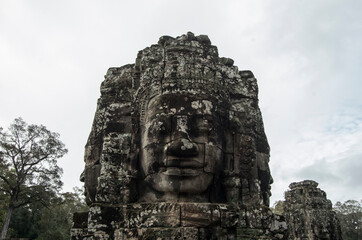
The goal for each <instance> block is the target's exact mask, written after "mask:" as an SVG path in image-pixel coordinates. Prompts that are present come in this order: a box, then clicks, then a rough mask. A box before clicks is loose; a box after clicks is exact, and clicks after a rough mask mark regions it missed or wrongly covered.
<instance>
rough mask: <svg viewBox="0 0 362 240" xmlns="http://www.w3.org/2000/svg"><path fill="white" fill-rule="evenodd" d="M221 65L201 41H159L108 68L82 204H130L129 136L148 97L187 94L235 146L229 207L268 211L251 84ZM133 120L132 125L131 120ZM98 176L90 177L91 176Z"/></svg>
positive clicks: (264, 153) (228, 174) (264, 146)
mask: <svg viewBox="0 0 362 240" xmlns="http://www.w3.org/2000/svg"><path fill="white" fill-rule="evenodd" d="M233 64H234V62H233V60H231V59H229V58H219V56H218V51H217V48H216V46H213V45H211V42H210V40H209V38H208V37H207V36H205V35H200V36H194V34H192V33H190V32H189V33H187V34H185V35H182V36H180V37H177V38H172V37H168V36H164V37H161V38H160V40H159V42H158V44H155V45H152V46H150V47H147V48H145V49H144V50H142V51H140V52H139V53H138V56H137V59H136V63H135V64H130V65H125V66H123V67H120V68H110V69H109V70H108V72H107V75H106V76H105V80H104V82H103V83H102V86H101V94H102V95H101V97H100V99H99V101H98V107H97V112H96V115H95V119H94V123H93V128H92V132H91V134H90V136H89V139H88V142H87V145H86V153H85V162H86V168H85V172H84V179H83V180H84V181H85V186H86V188H87V189H86V190H87V191H88V195H87V198H88V202H118V203H127V202H133V201H136V199H135V198H133V197H132V196H134V194H132V191H133V190H134V189H135V186H134V184H135V181H134V179H135V178H137V171H136V170H137V169H135V168H136V165H135V164H134V163H133V160H132V159H133V158H134V154H135V149H136V147H135V146H132V142H134V141H132V139H134V137H135V136H134V133H135V132H137V129H138V128H139V125H138V124H139V121H136V122H135V121H133V124H131V122H132V121H131V118H132V116H133V117H134V116H139V118H138V117H137V118H138V119H141V121H142V118H143V116H144V111H145V106H146V104H147V102H148V101H149V99H151V98H152V97H153V96H156V95H160V94H168V93H172V94H173V93H175V94H177V93H188V94H195V95H203V96H207V98H208V99H212V100H213V102H214V103H216V105H217V106H218V107H219V108H220V109H223V111H224V113H227V116H226V117H227V118H228V119H229V121H230V124H229V126H230V133H231V134H232V138H233V140H232V141H233V144H232V147H230V148H231V149H229V150H230V153H231V154H229V156H227V157H226V159H225V162H226V163H225V169H224V173H223V174H224V176H225V181H224V187H225V188H226V189H228V190H227V195H228V196H227V201H229V202H235V201H241V202H243V203H253V202H258V203H261V202H262V203H264V204H266V205H268V204H269V196H270V183H271V182H272V178H271V175H270V171H269V166H268V162H269V146H268V143H267V139H266V136H265V133H264V128H263V122H262V117H261V113H260V110H259V107H258V96H257V94H258V88H257V83H256V79H255V78H254V76H253V74H252V73H251V72H250V71H238V68H237V67H236V66H234V65H233ZM137 118H136V120H137ZM95 176H96V177H95Z"/></svg>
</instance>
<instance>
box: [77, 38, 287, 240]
mask: <svg viewBox="0 0 362 240" xmlns="http://www.w3.org/2000/svg"><path fill="white" fill-rule="evenodd" d="M84 158H85V159H84V160H85V169H84V172H83V174H82V176H81V180H82V181H83V182H84V187H85V196H86V201H87V204H88V205H89V207H90V210H89V211H88V212H85V213H78V214H75V215H74V226H73V228H72V232H71V234H72V239H83V240H85V239H87V240H90V239H117V240H120V239H201V240H202V239H286V238H287V234H286V231H287V228H286V223H285V222H284V221H283V217H282V216H278V215H274V214H273V213H272V212H271V210H270V209H269V207H268V206H269V197H270V195H271V193H270V184H271V183H272V181H273V180H272V177H271V174H270V171H269V145H268V142H267V139H266V136H265V133H264V127H263V121H262V116H261V113H260V110H259V107H258V87H257V83H256V79H255V77H254V75H253V73H252V72H251V71H239V70H238V68H237V67H236V66H234V62H233V60H232V59H229V58H223V57H219V55H218V51H217V48H216V46H213V45H212V44H211V41H210V39H209V38H208V37H207V36H206V35H200V36H195V35H194V34H193V33H190V32H189V33H187V34H184V35H182V36H179V37H176V38H173V37H169V36H163V37H161V38H160V39H159V41H158V43H157V44H154V45H152V46H150V47H147V48H145V49H143V50H141V51H140V52H139V53H138V55H137V58H136V61H135V63H134V64H129V65H125V66H122V67H115V68H110V69H109V70H108V71H107V74H106V75H105V80H104V81H103V83H102V85H101V97H100V98H99V99H98V103H97V110H96V113H95V117H94V121H93V126H92V130H91V133H90V135H89V138H88V142H87V144H86V147H85V157H84Z"/></svg>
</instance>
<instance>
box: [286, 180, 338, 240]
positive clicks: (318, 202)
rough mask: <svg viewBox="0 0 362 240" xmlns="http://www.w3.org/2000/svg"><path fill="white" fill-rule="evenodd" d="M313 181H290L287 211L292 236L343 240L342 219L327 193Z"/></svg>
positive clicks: (301, 238) (320, 239)
mask: <svg viewBox="0 0 362 240" xmlns="http://www.w3.org/2000/svg"><path fill="white" fill-rule="evenodd" d="M317 186H318V183H317V182H315V181H312V180H305V181H302V182H296V183H291V184H290V185H289V188H290V190H289V191H287V192H286V193H285V200H286V201H285V209H284V214H285V217H286V222H287V224H288V232H289V239H293V240H304V239H306V240H307V239H308V240H322V239H323V240H340V239H342V234H341V229H340V225H339V221H338V219H337V217H336V213H335V212H333V211H332V203H331V201H330V200H328V199H327V198H326V193H325V192H324V191H322V190H321V189H319V188H317Z"/></svg>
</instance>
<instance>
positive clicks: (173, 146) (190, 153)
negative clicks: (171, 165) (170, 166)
mask: <svg viewBox="0 0 362 240" xmlns="http://www.w3.org/2000/svg"><path fill="white" fill-rule="evenodd" d="M167 154H168V155H171V156H175V157H195V156H197V155H198V154H199V148H198V146H197V144H196V143H193V142H191V141H190V140H188V139H186V138H178V139H176V140H174V141H173V142H171V143H169V145H167Z"/></svg>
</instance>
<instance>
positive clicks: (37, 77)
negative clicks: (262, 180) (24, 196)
mask: <svg viewBox="0 0 362 240" xmlns="http://www.w3.org/2000/svg"><path fill="white" fill-rule="evenodd" d="M361 11H362V1H360V0H345V1H340V0H314V1H311V0H309V1H307V0H273V1H272V0H249V1H244V0H234V1H233V0H223V1H221V0H220V1H213V0H182V1H173V0H139V1H137V0H130V1H126V0H124V1H116V0H114V1H111V0H104V1H94V0H72V1H71V0H62V1H50V0H23V1H20V0H0V112H1V114H0V126H2V127H4V128H7V127H8V125H9V124H10V123H11V122H12V121H13V119H14V118H16V117H19V116H20V117H22V118H23V119H24V120H25V121H26V122H28V123H34V124H43V125H45V126H47V128H48V129H50V130H51V131H55V132H58V133H60V135H61V140H62V141H63V142H64V143H65V144H66V146H67V148H68V149H69V153H68V154H67V155H66V156H65V157H64V158H62V159H61V160H60V161H59V165H60V166H61V167H62V168H63V169H64V175H63V182H64V191H71V190H72V187H74V186H81V183H80V182H79V180H78V179H79V175H80V173H81V172H82V170H83V167H84V164H83V150H84V145H85V143H86V140H87V137H88V134H89V132H90V129H91V124H92V121H93V116H94V113H95V109H96V101H97V98H98V97H99V95H100V94H99V86H100V84H101V82H102V81H103V78H104V75H105V73H106V71H107V69H108V68H109V67H117V66H122V65H124V64H128V63H133V62H134V61H135V59H136V56H137V52H138V51H139V50H141V49H143V48H145V47H147V46H150V45H151V44H154V43H157V41H158V38H159V37H160V36H162V35H170V36H173V37H176V36H179V35H182V34H184V33H186V32H188V31H191V32H193V33H195V35H199V34H207V35H208V36H209V37H210V39H211V42H212V44H214V45H216V46H217V47H218V49H219V54H220V56H221V57H229V58H232V59H234V61H235V65H236V66H238V67H239V70H252V71H253V72H254V75H255V76H256V77H257V79H258V84H259V89H260V93H259V99H260V107H261V111H262V114H263V118H264V125H265V130H266V134H267V136H268V140H269V144H270V146H271V160H270V166H271V170H272V175H273V178H274V184H273V185H272V193H273V196H272V199H271V203H273V202H274V201H276V200H279V199H282V198H283V192H284V191H285V190H287V189H288V185H289V183H291V182H293V181H300V180H304V179H313V180H316V181H317V182H319V183H320V184H319V187H320V188H321V189H323V190H325V191H326V192H327V195H328V198H329V199H331V200H332V201H333V203H335V202H336V201H345V200H347V199H356V200H359V199H361V198H362V177H361V175H362V111H361V110H362V94H361V88H362V82H361V79H360V78H361V77H360V76H361V73H360V69H361V67H362V44H361V43H362V14H361Z"/></svg>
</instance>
